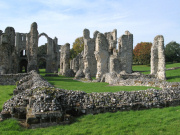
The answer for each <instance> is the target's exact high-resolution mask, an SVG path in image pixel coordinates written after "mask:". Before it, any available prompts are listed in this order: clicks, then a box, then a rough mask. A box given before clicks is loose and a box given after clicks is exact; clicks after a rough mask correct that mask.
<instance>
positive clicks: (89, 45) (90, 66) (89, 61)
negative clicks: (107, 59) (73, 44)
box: [83, 29, 98, 79]
mask: <svg viewBox="0 0 180 135" xmlns="http://www.w3.org/2000/svg"><path fill="white" fill-rule="evenodd" d="M97 33H98V32H97V31H96V32H95V33H94V37H93V38H92V39H91V38H90V31H89V30H88V29H84V31H83V39H84V55H83V60H84V71H83V72H84V75H85V78H86V79H91V76H95V75H96V72H97V62H96V59H95V55H94V51H95V39H96V36H97Z"/></svg>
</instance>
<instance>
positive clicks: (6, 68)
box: [0, 23, 60, 74]
mask: <svg viewBox="0 0 180 135" xmlns="http://www.w3.org/2000/svg"><path fill="white" fill-rule="evenodd" d="M41 36H45V37H46V38H47V41H48V43H47V51H46V52H47V54H46V55H45V56H37V50H38V49H37V47H38V39H39V37H41ZM57 42H58V39H57V38H56V37H55V38H54V39H52V38H50V37H48V35H47V34H46V33H41V34H39V35H38V31H37V24H36V23H33V24H32V25H31V30H30V32H29V33H28V34H27V33H19V32H16V33H15V30H14V28H12V27H7V28H6V30H5V32H4V33H3V32H2V31H0V52H1V51H2V53H0V73H1V74H11V73H13V74H15V73H18V72H19V73H22V72H23V70H25V72H28V71H30V70H32V69H36V70H37V69H38V65H37V64H38V62H39V60H40V59H45V61H46V72H51V73H54V72H58V65H59V61H60V60H59V59H60V56H59V53H60V52H59V50H60V45H58V44H57ZM27 55H28V56H27ZM3 63H4V64H3ZM27 67H28V68H29V69H27ZM31 68H32V69H31Z"/></svg>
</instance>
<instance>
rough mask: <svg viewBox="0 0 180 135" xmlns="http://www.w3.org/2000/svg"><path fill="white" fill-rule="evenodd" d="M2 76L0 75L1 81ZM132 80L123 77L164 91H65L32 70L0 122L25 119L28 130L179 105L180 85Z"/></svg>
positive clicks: (142, 77) (138, 76)
mask: <svg viewBox="0 0 180 135" xmlns="http://www.w3.org/2000/svg"><path fill="white" fill-rule="evenodd" d="M3 76H4V75H2V76H1V75H0V79H1V78H3ZM8 76H9V77H10V76H12V77H10V78H14V79H15V78H16V77H18V75H5V76H4V77H8ZM128 76H129V75H128ZM112 77H113V78H114V77H115V78H114V79H116V77H117V76H115V75H113V74H112ZM129 77H130V78H131V79H130V80H129V79H127V76H126V75H123V76H122V80H123V83H125V84H126V83H130V85H136V84H138V83H141V84H143V85H147V84H149V85H152V86H154V85H158V86H159V87H160V88H162V90H156V89H148V90H139V91H119V92H114V93H112V92H102V93H96V92H94V93H85V92H83V91H72V90H63V89H59V88H54V87H53V86H52V85H51V84H49V83H48V82H47V81H45V80H44V79H43V78H42V77H41V76H40V75H39V74H37V72H35V71H31V72H29V73H28V74H26V76H24V77H23V78H21V79H20V80H19V81H18V83H17V88H16V89H15V90H14V96H13V97H12V98H11V99H10V100H8V101H7V102H6V103H5V104H4V106H3V109H2V112H1V113H0V120H4V119H7V118H12V117H15V118H18V119H25V120H26V124H27V125H28V128H36V127H45V126H52V125H54V124H56V125H57V124H67V123H70V122H71V116H72V115H73V116H80V115H83V114H98V113H105V112H116V111H127V110H141V109H151V108H162V107H169V106H175V105H179V104H180V102H179V101H180V100H179V99H180V93H179V90H180V83H179V82H177V83H171V82H166V81H162V80H159V79H157V78H153V76H152V75H151V76H147V75H141V74H135V73H134V76H129ZM134 79H135V80H134ZM120 81H121V80H120ZM152 81H153V82H154V83H156V84H154V83H153V82H152ZM120 83H121V82H119V85H121V84H120ZM126 85H127V84H126Z"/></svg>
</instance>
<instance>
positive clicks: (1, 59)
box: [0, 27, 17, 74]
mask: <svg viewBox="0 0 180 135" xmlns="http://www.w3.org/2000/svg"><path fill="white" fill-rule="evenodd" d="M16 62H17V61H16V50H15V30H14V28H13V27H7V28H6V29H5V33H1V44H0V74H8V73H16V72H17V63H16Z"/></svg>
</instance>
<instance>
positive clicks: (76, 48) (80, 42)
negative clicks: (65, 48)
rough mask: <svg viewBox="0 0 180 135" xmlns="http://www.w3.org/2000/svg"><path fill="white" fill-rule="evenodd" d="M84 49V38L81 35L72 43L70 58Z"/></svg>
mask: <svg viewBox="0 0 180 135" xmlns="http://www.w3.org/2000/svg"><path fill="white" fill-rule="evenodd" d="M83 50H84V39H83V37H78V38H76V40H75V41H74V43H73V47H72V49H71V50H70V54H71V56H70V58H71V59H73V58H75V57H76V56H77V55H78V54H79V53H81V52H82V51H83Z"/></svg>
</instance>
